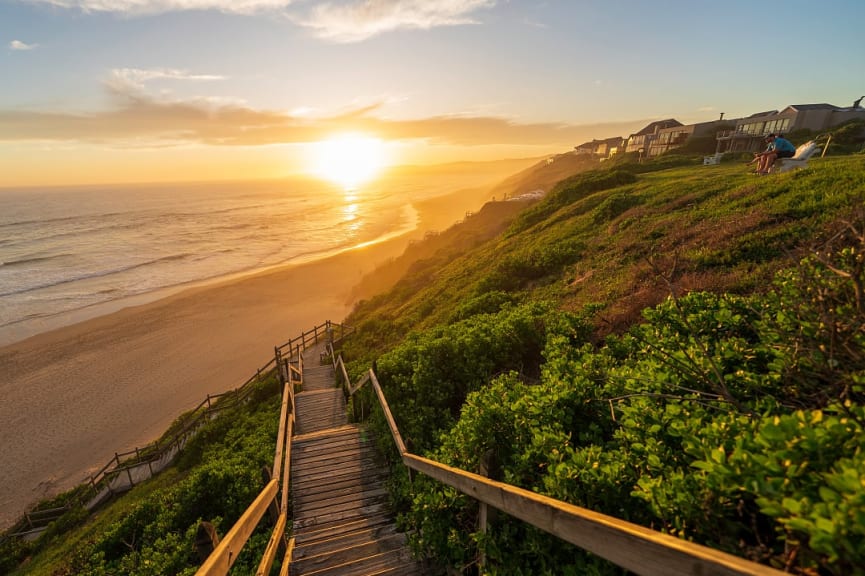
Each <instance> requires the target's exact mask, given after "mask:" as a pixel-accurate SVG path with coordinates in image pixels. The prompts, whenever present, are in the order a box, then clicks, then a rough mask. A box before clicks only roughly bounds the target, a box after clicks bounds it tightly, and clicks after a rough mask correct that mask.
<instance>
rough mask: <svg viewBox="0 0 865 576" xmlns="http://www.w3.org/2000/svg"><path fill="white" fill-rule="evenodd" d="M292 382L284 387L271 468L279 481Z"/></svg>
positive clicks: (274, 476) (273, 475)
mask: <svg viewBox="0 0 865 576" xmlns="http://www.w3.org/2000/svg"><path fill="white" fill-rule="evenodd" d="M292 387H293V384H292V383H291V382H286V383H285V385H284V386H283V389H282V406H281V407H280V410H279V430H278V431H277V433H276V451H275V454H274V456H273V468H272V469H271V470H272V472H271V474H272V477H273V478H274V479H275V480H276V481H277V482H279V479H280V477H281V470H282V461H283V457H282V452H283V447H284V446H285V419H286V416H287V415H288V403H289V401H290V400H291V396H290V395H289V388H292Z"/></svg>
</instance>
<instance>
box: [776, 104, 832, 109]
mask: <svg viewBox="0 0 865 576" xmlns="http://www.w3.org/2000/svg"><path fill="white" fill-rule="evenodd" d="M787 108H792V109H794V110H840V108H838V107H837V106H834V105H832V104H826V103H823V104H790V105H789V106H787Z"/></svg>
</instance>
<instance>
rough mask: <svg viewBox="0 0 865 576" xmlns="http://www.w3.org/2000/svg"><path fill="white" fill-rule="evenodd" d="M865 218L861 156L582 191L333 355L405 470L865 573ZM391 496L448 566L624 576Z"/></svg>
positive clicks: (553, 198)
mask: <svg viewBox="0 0 865 576" xmlns="http://www.w3.org/2000/svg"><path fill="white" fill-rule="evenodd" d="M863 205H865V156H862V155H856V156H848V157H838V158H828V159H824V160H816V161H812V163H811V168H809V169H807V170H802V171H798V172H794V173H788V174H780V175H772V176H770V177H757V176H752V175H749V174H747V173H746V169H745V167H744V165H743V164H741V163H728V164H722V165H720V166H711V167H704V166H702V165H698V159H695V158H686V157H681V158H677V157H667V158H664V159H662V160H661V161H659V162H656V163H647V164H641V165H638V164H628V163H619V164H617V165H611V166H609V167H605V168H604V169H601V170H596V171H591V172H586V173H583V174H578V175H576V176H573V177H571V178H568V179H566V180H564V181H562V182H561V183H560V184H558V185H557V186H556V187H555V188H554V189H553V190H552V191H551V192H550V194H548V196H547V197H546V198H545V199H544V200H543V201H542V202H539V203H537V204H534V205H533V206H531V207H529V208H527V209H526V210H525V211H523V212H522V213H521V214H520V215H519V216H518V217H516V218H515V219H514V220H513V221H512V222H511V223H510V224H509V225H508V227H507V228H506V229H505V231H504V232H503V233H502V234H500V235H498V236H495V237H493V238H491V239H490V240H488V241H486V242H483V243H481V244H478V245H476V246H472V247H471V248H470V249H467V250H462V251H461V250H458V249H456V247H452V248H451V249H448V248H446V247H442V248H440V249H439V251H438V252H437V254H439V256H440V257H438V258H432V259H429V260H427V261H423V260H422V261H419V262H416V263H415V265H414V266H413V267H412V268H411V269H410V270H409V272H408V273H407V274H406V276H405V277H403V278H402V279H401V280H400V281H399V282H397V283H396V285H395V286H394V287H393V289H392V290H391V291H389V292H388V293H386V294H382V295H379V296H376V297H374V298H372V299H370V300H368V301H365V302H363V303H361V304H360V305H359V306H358V307H357V308H356V310H355V311H354V312H353V314H352V315H351V317H350V318H349V319H347V323H349V324H352V325H354V326H356V327H357V328H358V329H359V330H358V332H357V334H356V336H355V337H353V338H352V340H351V342H349V343H348V345H347V348H346V354H347V355H348V356H349V358H350V360H351V366H352V369H353V371H354V372H355V373H360V372H361V371H362V370H364V369H365V368H367V367H368V366H369V365H370V364H371V363H372V362H373V361H374V362H375V366H376V371H377V373H378V375H379V379H380V381H381V382H382V385H383V387H384V388H385V392H386V394H387V395H388V398H389V400H390V403H391V406H392V408H393V410H394V412H395V417H396V419H397V421H398V424H399V426H400V428H401V430H402V432H403V435H404V437H405V439H406V442H407V444H408V445H409V448H410V449H411V450H413V451H416V452H419V453H422V454H428V455H430V456H431V457H433V458H435V459H438V460H440V461H443V462H445V463H448V464H451V465H454V466H458V467H461V468H464V469H468V470H477V469H478V468H479V466H480V465H481V464H482V463H483V465H484V467H485V468H487V469H488V470H489V474H490V475H491V476H492V477H494V478H496V479H500V480H503V481H507V482H510V483H514V484H517V485H520V486H523V487H525V488H528V489H531V490H534V491H537V492H540V493H544V494H549V495H551V496H554V497H557V498H561V499H564V500H567V501H570V502H573V503H576V504H578V505H582V506H586V507H589V508H592V509H595V510H599V511H602V512H605V513H608V514H612V515H614V516H617V517H621V518H625V519H628V520H631V521H634V522H638V523H641V524H644V525H647V526H651V527H653V528H656V529H660V530H664V531H666V532H669V533H672V534H675V535H678V536H680V537H683V538H687V539H691V540H695V541H698V542H702V543H705V544H708V545H711V546H716V547H719V548H722V549H724V550H727V551H730V552H733V553H736V554H739V555H742V556H746V557H748V558H752V559H754V560H757V561H761V562H766V563H770V564H773V565H775V566H777V567H781V568H789V569H790V570H792V571H794V572H797V573H801V574H838V575H841V574H845V575H846V574H862V573H865V572H863V568H862V566H865V555H863V554H865V553H863V552H862V547H861V542H862V541H863V538H865V517H863V516H862V510H863V509H865V507H863V504H865V484H863V483H862V481H861V478H863V477H865V451H863V445H865V432H863V426H865V305H863V285H865V256H863V251H865V210H863ZM454 241H455V242H457V240H456V239H455V240H454ZM366 400H367V401H369V399H368V398H367V399H366ZM370 404H371V402H370ZM364 412H368V409H365V410H364ZM373 414H374V415H373V422H374V425H376V426H382V430H381V434H380V435H379V436H380V437H384V436H385V435H386V431H385V430H384V428H383V424H382V422H381V418H380V416H379V415H377V414H376V413H375V412H374V413H373ZM385 449H386V450H388V449H390V450H392V448H388V446H386V445H385ZM391 454H392V452H391ZM392 455H393V454H392ZM398 470H399V468H397V471H398ZM397 473H398V474H399V472H397ZM398 478H400V477H398ZM394 498H395V500H396V501H397V502H398V503H399V505H400V506H401V510H402V518H403V520H404V522H405V524H406V526H407V527H408V528H412V529H414V530H415V541H414V543H415V545H416V546H417V548H418V550H420V551H422V552H425V553H429V554H432V555H434V556H435V557H437V558H439V559H441V560H443V561H445V562H447V563H449V564H451V565H452V566H455V567H466V566H469V567H471V566H473V565H474V563H475V562H476V559H477V557H478V554H479V552H480V551H481V550H483V551H484V553H485V554H486V557H487V558H488V560H489V566H488V571H489V572H491V573H496V574H554V573H556V574H557V573H574V574H616V573H619V570H618V569H616V568H615V567H611V566H609V565H607V564H605V563H604V562H601V561H599V560H598V559H596V558H593V557H591V556H590V555H587V554H585V553H583V552H581V551H578V550H574V549H572V548H571V547H570V546H567V545H564V544H562V543H561V542H558V541H556V540H555V539H553V538H550V537H549V536H547V535H545V534H543V533H539V532H538V531H536V530H531V529H528V528H526V526H525V525H523V524H522V523H520V522H516V521H513V520H512V519H509V518H506V517H502V516H500V517H498V518H496V519H495V520H494V521H493V524H492V526H493V527H492V529H491V531H490V533H488V534H487V535H486V536H482V535H480V534H476V533H475V532H474V531H475V527H476V526H477V518H476V515H477V507H476V505H475V504H474V503H473V502H472V501H471V500H470V499H468V498H464V497H462V496H460V495H458V494H457V493H456V492H454V491H453V490H450V489H445V488H442V487H441V486H439V485H437V484H436V483H434V482H431V481H427V480H425V479H423V478H421V479H416V480H415V482H414V483H412V484H409V483H408V482H406V481H405V478H404V477H402V479H401V480H400V479H398V480H397V481H396V482H395V483H394Z"/></svg>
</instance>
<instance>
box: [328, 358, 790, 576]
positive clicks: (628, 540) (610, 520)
mask: <svg viewBox="0 0 865 576" xmlns="http://www.w3.org/2000/svg"><path fill="white" fill-rule="evenodd" d="M341 360H342V358H341V357H340V361H341ZM346 378H347V376H346ZM367 380H369V381H370V382H372V386H373V388H374V390H375V394H376V397H377V398H378V401H379V404H380V405H381V408H382V412H383V413H384V417H385V420H387V424H388V427H389V428H390V432H391V436H392V437H393V440H394V443H395V444H396V447H397V450H398V451H399V455H400V458H401V460H402V462H403V464H404V465H405V466H407V467H408V468H410V469H412V470H416V471H418V472H420V473H422V474H426V475H427V476H429V477H431V478H433V479H435V480H438V481H439V482H442V483H443V484H446V485H448V486H451V487H452V488H455V489H456V490H459V491H460V492H462V493H463V494H466V495H468V496H470V497H472V498H474V499H475V500H478V501H480V502H483V503H485V504H488V505H490V506H494V507H495V508H497V509H499V510H501V511H503V512H506V513H508V514H510V515H511V516H513V517H515V518H519V519H520V520H523V521H525V522H528V523H529V524H531V525H532V526H535V527H537V528H540V529H542V530H545V531H546V532H549V533H550V534H552V535H554V536H556V537H558V538H561V539H562V540H565V541H566V542H570V543H571V544H574V545H575V546H578V547H580V548H583V549H584V550H587V551H589V552H591V553H593V554H595V555H597V556H600V557H602V558H604V559H606V560H609V561H611V562H613V563H615V564H617V565H619V566H621V567H623V568H625V569H627V570H630V571H631V572H634V573H635V574H640V575H642V576H694V575H700V576H743V575H749V576H782V575H783V574H784V572H780V571H778V570H775V569H774V568H771V567H769V566H765V565H763V564H757V563H756V562H751V561H749V560H745V559H743V558H740V557H738V556H734V555H732V554H727V553H726V552H721V551H720V550H715V549H713V548H709V547H706V546H702V545H700V544H694V543H693V542H688V541H686V540H681V539H679V538H675V537H673V536H670V535H668V534H664V533H662V532H658V531H656V530H651V529H649V528H646V527H644V526H640V525H638V524H633V523H631V522H627V521H625V520H621V519H619V518H615V517H613V516H608V515H606V514H601V513H599V512H594V511H592V510H589V509H587V508H581V507H579V506H575V505H573V504H569V503H567V502H563V501H561V500H556V499H555V498H550V497H548V496H542V495H540V494H537V493H535V492H532V491H530V490H526V489H524V488H518V487H516V486H512V485H510V484H505V483H502V482H497V481H495V480H490V479H489V478H485V477H484V476H480V475H478V474H473V473H471V472H466V471H465V470H460V469H459V468H454V467H451V466H447V465H445V464H441V463H439V462H436V461H434V460H430V459H428V458H424V457H422V456H417V455H415V454H412V453H410V452H408V451H407V450H406V448H405V444H404V442H403V440H402V436H401V435H400V433H399V429H398V428H397V425H396V421H395V420H394V418H393V414H391V411H390V407H389V406H388V403H387V398H385V396H384V392H383V391H382V389H381V385H380V384H379V382H378V377H377V376H376V374H375V372H373V370H372V369H370V370H369V372H368V373H367V374H365V375H364V376H363V377H362V378H361V379H360V380H359V381H358V383H357V385H356V386H352V387H351V388H353V389H354V391H357V390H358V389H360V388H361V387H362V386H363V384H364V383H365V382H366V381H367Z"/></svg>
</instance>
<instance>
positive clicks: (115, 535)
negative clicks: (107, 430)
mask: <svg viewBox="0 0 865 576" xmlns="http://www.w3.org/2000/svg"><path fill="white" fill-rule="evenodd" d="M251 386H254V389H253V391H252V393H251V395H250V397H249V402H248V404H245V405H240V406H237V407H234V408H230V409H227V410H225V411H224V412H221V413H220V414H219V416H218V417H217V418H215V419H214V420H212V421H211V422H209V423H208V424H206V425H205V426H204V428H203V429H202V431H201V432H199V433H198V434H197V435H196V436H195V437H194V438H193V439H192V440H191V441H190V442H189V443H188V444H187V445H186V447H185V448H184V451H183V453H182V454H181V456H180V457H179V459H178V462H177V463H176V464H175V465H173V466H172V467H170V468H168V469H167V470H165V471H163V472H162V473H160V474H158V475H157V476H155V477H154V478H153V479H151V480H148V481H146V482H144V483H142V484H141V485H139V486H136V487H135V488H134V489H132V490H131V491H129V492H128V493H126V494H124V495H122V496H120V497H119V498H117V499H115V500H113V501H112V502H110V503H109V504H108V505H106V506H105V507H103V508H101V509H99V510H98V512H96V513H95V514H94V515H92V516H90V517H88V516H87V514H86V512H85V511H84V510H83V508H77V509H75V510H72V511H71V512H69V513H67V515H66V516H64V517H63V518H61V519H60V520H59V521H57V522H55V523H54V524H52V525H51V526H50V527H49V528H48V531H47V532H46V533H44V534H43V535H42V536H41V537H40V539H39V540H37V541H36V542H31V543H27V542H21V541H18V540H15V539H11V540H7V541H5V542H3V543H2V545H0V574H13V575H15V576H24V575H28V576H67V575H68V576H72V575H78V574H88V575H91V576H98V575H114V574H124V575H126V574H130V575H131V574H141V575H147V574H152V575H162V574H195V572H196V570H197V569H198V566H199V565H200V564H201V560H200V558H199V557H198V555H197V554H196V551H195V548H194V545H193V544H194V542H195V538H196V530H197V529H198V525H199V523H200V522H201V521H207V522H210V523H212V524H213V525H214V526H215V528H216V529H217V531H218V533H219V534H220V535H225V533H226V532H227V531H228V529H229V528H230V527H231V526H232V525H233V524H234V523H235V522H236V521H237V519H238V518H240V515H241V514H242V513H243V512H244V511H245V510H246V507H247V506H248V505H249V503H250V502H252V501H253V500H254V499H255V497H256V496H258V494H259V492H260V491H261V489H262V487H263V485H264V480H263V476H262V468H263V467H265V466H270V465H271V464H272V463H273V453H274V450H275V447H276V434H277V428H278V427H279V410H280V401H281V394H280V386H279V384H278V382H277V380H276V377H275V376H271V377H269V378H267V379H265V380H263V381H262V382H259V383H254V384H251ZM264 528H266V527H264ZM268 538H269V533H268V532H267V531H266V530H264V529H262V528H261V527H260V529H259V530H258V531H257V533H256V534H254V535H253V537H252V538H251V539H250V542H249V543H248V544H247V546H246V547H245V548H244V550H243V552H242V553H241V555H240V557H239V558H238V560H237V564H236V565H235V568H234V569H233V572H232V574H254V573H255V570H256V568H257V566H258V561H259V560H260V558H261V554H262V553H263V551H264V548H265V546H266V545H267V541H268Z"/></svg>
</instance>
